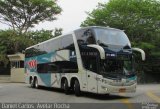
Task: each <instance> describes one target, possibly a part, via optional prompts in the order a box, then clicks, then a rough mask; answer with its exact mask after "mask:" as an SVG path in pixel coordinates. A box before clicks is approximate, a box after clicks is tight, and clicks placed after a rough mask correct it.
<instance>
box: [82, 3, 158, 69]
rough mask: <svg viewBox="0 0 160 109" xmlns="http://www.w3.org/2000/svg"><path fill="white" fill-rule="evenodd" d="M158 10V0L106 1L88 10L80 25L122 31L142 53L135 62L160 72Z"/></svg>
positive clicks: (144, 67)
mask: <svg viewBox="0 0 160 109" xmlns="http://www.w3.org/2000/svg"><path fill="white" fill-rule="evenodd" d="M159 12H160V1H158V0H110V1H109V2H108V3H103V4H101V3H99V5H98V6H97V8H96V9H94V10H93V11H92V12H88V13H87V14H88V17H87V18H86V20H85V21H84V22H82V24H81V26H109V27H113V28H119V29H122V30H125V33H127V35H128V37H129V39H130V40H131V42H132V46H134V47H139V48H142V49H144V51H145V52H146V55H147V60H146V61H145V62H144V63H143V62H138V63H139V65H144V66H143V70H145V71H146V72H160V69H159V68H160V58H159V56H160V43H159V42H160V14H159ZM153 69H158V70H157V71H155V70H153ZM141 70H142V68H141Z"/></svg>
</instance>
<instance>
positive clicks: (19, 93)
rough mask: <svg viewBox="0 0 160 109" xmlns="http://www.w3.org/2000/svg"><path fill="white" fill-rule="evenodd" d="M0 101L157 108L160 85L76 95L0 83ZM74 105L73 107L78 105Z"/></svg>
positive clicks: (99, 106) (159, 101) (56, 90)
mask: <svg viewBox="0 0 160 109" xmlns="http://www.w3.org/2000/svg"><path fill="white" fill-rule="evenodd" d="M0 103H87V104H85V105H84V104H81V106H79V107H78V108H79V109H81V108H83V109H84V107H85V106H88V107H87V108H90V106H92V108H97V107H96V106H98V108H99V109H100V108H105V106H106V105H110V109H112V108H113V109H115V107H114V106H115V105H120V106H121V107H123V106H124V107H126V108H127V109H128V108H129V109H137V108H136V106H139V108H141V109H142V107H145V106H146V105H150V106H153V105H154V107H155V109H159V108H160V104H158V103H160V85H159V84H148V85H138V86H137V92H136V93H120V94H110V95H109V96H108V95H98V94H91V93H83V94H82V96H80V97H76V96H75V95H74V94H73V93H71V94H69V95H65V94H64V93H63V91H61V90H59V89H54V88H45V87H42V88H40V89H33V88H30V87H29V85H27V84H24V83H0ZM97 103H98V104H97ZM99 103H100V104H99ZM101 103H103V104H101ZM150 103H151V104H150ZM90 104H92V105H90ZM74 105H75V104H73V107H76V106H77V105H75V106H74ZM79 105H80V104H79ZM157 105H158V106H157ZM119 109H121V108H119ZM122 109H124V108H122ZM143 109H147V108H143ZM148 109H151V108H148Z"/></svg>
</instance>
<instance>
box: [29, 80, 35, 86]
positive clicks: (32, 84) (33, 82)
mask: <svg viewBox="0 0 160 109" xmlns="http://www.w3.org/2000/svg"><path fill="white" fill-rule="evenodd" d="M30 85H31V88H35V81H34V79H33V78H32V79H31V83H30Z"/></svg>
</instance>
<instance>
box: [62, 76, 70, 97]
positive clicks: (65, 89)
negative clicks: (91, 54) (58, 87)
mask: <svg viewBox="0 0 160 109" xmlns="http://www.w3.org/2000/svg"><path fill="white" fill-rule="evenodd" d="M63 88H64V92H65V94H66V95H68V94H69V86H68V81H67V79H65V81H64V85H63Z"/></svg>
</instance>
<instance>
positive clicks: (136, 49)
mask: <svg viewBox="0 0 160 109" xmlns="http://www.w3.org/2000/svg"><path fill="white" fill-rule="evenodd" d="M132 50H133V51H138V52H140V53H141V56H142V60H143V61H145V58H146V56H145V52H144V51H143V50H142V49H140V48H132Z"/></svg>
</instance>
